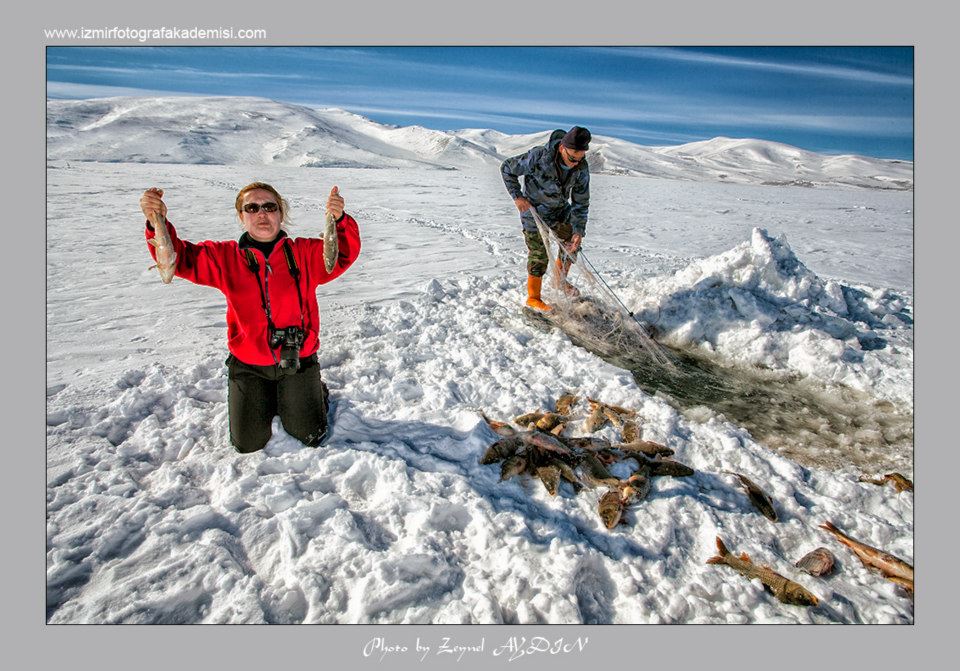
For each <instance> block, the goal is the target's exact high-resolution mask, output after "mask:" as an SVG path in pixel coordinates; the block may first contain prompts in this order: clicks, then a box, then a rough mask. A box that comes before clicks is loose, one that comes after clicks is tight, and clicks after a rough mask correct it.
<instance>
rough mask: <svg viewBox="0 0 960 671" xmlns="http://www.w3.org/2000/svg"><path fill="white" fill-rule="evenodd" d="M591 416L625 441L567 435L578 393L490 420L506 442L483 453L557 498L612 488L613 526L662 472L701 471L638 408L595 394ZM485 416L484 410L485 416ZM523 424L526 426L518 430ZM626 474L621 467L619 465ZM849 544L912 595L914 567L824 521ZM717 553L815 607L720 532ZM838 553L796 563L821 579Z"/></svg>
mask: <svg viewBox="0 0 960 671" xmlns="http://www.w3.org/2000/svg"><path fill="white" fill-rule="evenodd" d="M586 400H587V403H588V404H589V408H590V410H589V413H588V415H587V417H586V420H585V421H583V423H582V429H583V431H585V432H586V433H587V434H593V433H595V432H597V431H599V430H600V429H601V428H603V427H604V426H606V425H607V424H608V423H609V424H612V425H613V426H614V427H616V428H617V429H619V432H620V438H621V441H622V442H620V443H611V442H610V441H608V440H605V439H603V438H598V437H595V436H592V435H587V436H582V437H571V436H566V435H564V434H565V433H566V431H567V428H568V426H570V425H571V424H572V422H573V421H574V420H573V410H574V407H575V406H576V405H577V404H578V403H579V398H578V397H576V396H574V395H573V394H570V393H565V394H563V395H562V396H561V397H560V398H558V399H557V401H556V403H555V406H554V410H552V411H539V412H531V413H527V414H525V415H521V416H519V417H516V418H515V419H514V420H513V424H515V425H516V426H513V425H511V424H510V423H507V422H501V421H496V420H492V419H489V418H488V417H486V416H485V415H483V419H484V421H485V422H486V423H487V425H488V426H489V427H490V428H491V429H492V430H493V431H494V432H495V433H496V434H497V435H498V436H500V439H499V440H497V441H496V442H495V443H493V444H492V445H490V446H489V447H488V448H487V449H486V451H485V452H484V453H483V455H482V456H481V457H480V463H481V464H483V465H488V464H495V463H499V464H500V481H501V482H502V481H504V480H507V479H509V478H512V477H514V476H518V475H521V474H528V475H530V476H532V477H535V478H538V479H539V480H540V481H541V482H542V483H543V486H544V487H545V488H546V490H547V492H549V493H550V495H551V496H555V495H556V494H557V492H558V490H559V488H560V483H561V482H563V481H566V482H568V483H569V484H570V485H571V487H572V488H573V491H574V493H575V494H578V493H580V492H581V491H582V490H583V489H584V488H587V487H589V488H597V487H600V488H606V490H607V491H606V492H605V493H603V494H601V496H600V498H599V501H598V513H599V515H600V519H601V520H602V521H603V524H604V525H605V526H606V527H607V528H608V529H613V528H615V527H616V526H617V525H618V524H620V523H622V522H623V521H624V512H625V511H626V509H627V507H628V506H629V505H631V504H633V503H637V502H640V501H642V500H643V499H644V498H646V496H647V494H648V493H649V492H650V480H651V478H653V477H656V476H673V477H685V476H690V475H693V474H694V470H693V469H692V468H690V467H689V466H687V465H686V464H682V463H680V462H679V461H675V460H674V459H670V458H669V457H670V456H672V455H673V450H671V449H670V448H668V447H666V446H665V445H661V444H659V443H655V442H652V441H648V440H642V439H641V429H640V424H639V421H640V420H639V418H638V417H637V413H636V411H634V410H629V409H627V408H622V407H619V406H615V405H608V404H606V403H603V402H601V401H597V400H595V399H591V398H588V399H586ZM481 414H482V413H481ZM518 427H519V428H518ZM618 462H628V463H630V464H631V469H630V470H631V471H632V472H631V474H630V475H629V476H627V477H626V478H619V477H615V476H614V475H612V474H611V472H610V468H609V467H610V466H611V465H612V464H615V463H618ZM617 470H620V472H622V469H617ZM724 472H725V473H728V474H729V475H733V476H734V477H736V478H737V481H738V483H739V484H740V485H741V487H742V488H743V490H744V492H745V493H746V495H747V498H748V499H749V501H750V503H751V504H752V505H753V506H754V507H755V508H756V509H757V510H758V511H759V512H760V513H761V514H762V515H763V516H764V517H766V518H767V519H769V520H770V521H771V522H776V521H777V520H778V515H777V510H776V507H775V506H774V502H773V499H771V497H770V496H769V495H768V494H767V493H766V492H764V491H763V490H762V489H761V488H760V487H759V486H758V485H757V484H756V483H755V482H753V481H752V480H750V478H748V477H746V476H745V475H743V474H741V473H733V472H730V471H724ZM861 481H862V482H871V483H873V484H877V485H884V484H886V483H887V482H890V483H891V484H892V485H893V486H894V488H895V489H896V490H897V492H902V491H913V483H912V482H910V481H909V480H908V479H907V478H905V477H904V476H903V475H901V474H899V473H889V474H887V475H885V476H884V477H883V478H882V479H879V480H873V479H867V478H861ZM820 528H822V529H824V530H826V531H829V532H830V533H831V534H833V535H834V536H835V537H836V538H837V539H838V540H839V541H840V542H841V543H842V544H843V545H845V546H847V547H849V548H850V549H851V550H852V551H853V552H854V554H856V556H857V557H858V558H859V559H860V561H861V562H862V563H863V564H864V566H867V567H869V568H874V569H878V570H879V571H880V572H881V573H882V574H883V575H884V577H886V578H887V579H889V580H891V581H893V582H895V583H896V584H898V585H900V586H901V587H903V588H904V589H905V590H906V591H907V592H908V593H909V594H910V595H912V594H913V567H912V566H911V565H910V564H908V563H907V562H905V561H903V560H902V559H899V558H897V557H894V556H893V555H890V554H888V553H886V552H883V551H882V550H879V549H877V548H874V547H871V546H869V545H866V544H864V543H861V542H859V541H857V540H855V539H853V538H851V537H849V536H847V535H846V534H844V533H843V532H841V531H840V530H839V529H838V528H837V527H836V526H834V525H833V524H832V523H830V522H825V523H824V524H823V525H821V527H820ZM716 542H717V549H718V554H717V556H715V557H712V558H710V559H709V560H708V561H707V563H708V564H722V565H725V566H728V567H730V568H732V569H734V570H735V571H737V572H738V573H740V574H741V575H743V576H745V577H747V578H748V579H751V580H752V579H759V580H760V582H761V583H762V584H763V585H764V587H765V588H766V589H767V591H769V592H770V593H771V594H773V596H775V597H776V598H777V599H779V600H780V601H782V602H783V603H787V604H792V605H800V606H816V605H817V604H818V599H817V597H816V596H814V595H813V594H812V593H811V592H809V591H808V590H807V589H806V588H804V587H803V586H801V585H800V584H798V583H796V582H794V581H792V580H790V579H788V578H786V577H784V576H782V575H780V574H779V573H777V572H776V571H774V570H773V569H771V568H770V567H768V566H761V565H758V564H755V563H754V562H753V561H751V559H750V558H749V557H748V556H747V555H746V554H740V555H739V556H737V555H735V554H733V553H732V552H730V551H729V550H728V549H727V547H726V546H725V545H724V543H723V541H722V540H721V539H720V538H719V537H717V540H716ZM834 565H835V558H834V556H833V554H832V553H831V552H830V551H829V550H828V549H827V548H824V547H819V548H817V549H815V550H813V551H811V552H809V553H807V554H806V555H805V556H804V557H803V558H801V559H800V560H799V561H797V562H796V564H795V566H796V567H797V568H799V569H801V570H802V571H804V572H806V573H808V574H809V575H811V576H814V577H822V576H826V575H829V574H830V573H831V572H832V571H833V570H834Z"/></svg>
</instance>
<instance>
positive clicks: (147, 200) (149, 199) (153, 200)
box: [140, 186, 167, 220]
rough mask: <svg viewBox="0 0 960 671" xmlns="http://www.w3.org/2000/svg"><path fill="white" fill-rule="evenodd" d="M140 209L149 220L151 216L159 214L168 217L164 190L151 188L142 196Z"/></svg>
mask: <svg viewBox="0 0 960 671" xmlns="http://www.w3.org/2000/svg"><path fill="white" fill-rule="evenodd" d="M140 209H141V210H143V216H144V217H146V218H147V219H148V220H149V219H150V215H151V214H154V213H155V212H159V213H160V214H162V215H163V216H164V217H166V216H167V206H166V205H165V204H164V203H163V189H158V188H157V187H155V186H154V187H150V188H149V189H147V190H146V191H144V192H143V195H142V196H140Z"/></svg>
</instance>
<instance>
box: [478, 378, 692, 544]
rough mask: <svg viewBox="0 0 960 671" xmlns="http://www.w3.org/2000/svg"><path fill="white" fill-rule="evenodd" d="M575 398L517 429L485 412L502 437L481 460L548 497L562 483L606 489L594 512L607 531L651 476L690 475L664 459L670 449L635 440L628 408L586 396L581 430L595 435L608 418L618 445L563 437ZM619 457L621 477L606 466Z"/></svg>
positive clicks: (526, 418)
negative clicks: (624, 468)
mask: <svg viewBox="0 0 960 671" xmlns="http://www.w3.org/2000/svg"><path fill="white" fill-rule="evenodd" d="M578 401H579V399H578V398H577V397H576V396H574V395H572V394H564V395H563V396H561V397H560V398H559V399H557V402H556V404H555V409H554V411H546V412H531V413H527V414H525V415H521V416H519V417H517V418H516V419H514V423H515V424H516V425H517V426H518V427H520V428H519V429H518V428H516V427H514V426H511V425H510V424H508V423H506V422H500V421H495V420H492V419H489V418H487V417H486V416H484V420H485V421H486V422H487V424H488V426H490V428H491V429H493V431H494V432H495V433H496V434H497V435H499V436H501V438H500V440H498V441H497V442H495V443H494V444H493V445H491V446H490V447H488V448H487V450H486V451H485V452H484V453H483V456H481V457H480V463H481V464H494V463H498V462H499V463H500V480H501V481H503V480H507V479H509V478H512V477H514V476H516V475H520V474H522V473H527V474H529V475H531V476H533V477H536V478H539V479H540V481H541V482H542V483H543V486H544V487H545V488H546V490H547V492H549V493H550V495H551V496H555V495H556V494H557V491H558V490H559V487H560V483H561V481H566V482H568V483H570V485H571V486H572V487H573V490H574V493H579V492H580V491H581V490H582V489H584V488H585V487H590V488H595V487H606V488H607V492H606V493H605V494H603V495H602V496H601V497H600V501H599V505H598V511H599V514H600V519H601V520H603V523H604V525H605V526H606V527H607V528H608V529H613V528H614V527H616V526H617V525H618V524H620V523H621V522H622V521H623V513H624V511H625V510H626V508H627V506H629V505H630V504H631V503H635V502H638V501H642V500H643V499H644V498H645V497H646V496H647V494H648V493H649V491H650V478H653V477H656V476H673V477H685V476H689V475H693V469H692V468H690V467H689V466H687V465H686V464H682V463H680V462H679V461H674V460H673V459H668V458H667V457H669V456H670V455H672V454H673V450H671V449H670V448H668V447H666V446H665V445H661V444H659V443H654V442H651V441H647V440H641V439H640V428H639V425H638V424H637V417H636V414H637V413H636V412H635V411H633V410H628V409H626V408H621V407H618V406H614V405H607V404H606V403H601V402H600V401H596V400H594V399H587V401H588V403H589V405H590V413H589V416H588V417H587V419H586V421H585V422H584V425H583V427H584V429H585V430H586V431H587V432H588V433H594V432H596V431H598V430H599V429H600V428H602V427H603V426H605V425H606V424H607V423H608V422H610V423H612V424H614V425H615V426H617V427H618V428H619V429H620V433H621V438H622V442H621V443H616V444H614V443H611V442H610V441H608V440H605V439H603V438H597V437H593V436H586V437H578V438H574V437H568V436H564V432H565V430H566V427H567V425H568V424H569V423H570V422H571V419H572V410H573V407H574V406H575V405H576V404H577V402H578ZM623 461H629V463H630V464H631V470H632V473H631V474H630V475H629V476H628V477H626V478H618V477H616V476H614V475H612V474H611V473H610V470H609V468H608V467H609V466H611V465H612V464H614V463H617V462H623Z"/></svg>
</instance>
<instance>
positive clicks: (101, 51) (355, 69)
mask: <svg viewBox="0 0 960 671" xmlns="http://www.w3.org/2000/svg"><path fill="white" fill-rule="evenodd" d="M47 94H48V96H49V97H51V98H95V97H105V96H117V95H124V96H126V95H157V94H163V95H169V94H179V95H227V96H258V97H263V98H270V99H273V100H280V101H284V102H291V103H297V104H302V105H308V106H311V107H341V108H343V109H347V110H350V111H352V112H357V113H359V114H363V115H364V116H367V117H369V118H371V119H374V120H376V121H380V122H383V123H390V124H397V125H403V126H406V125H412V124H419V125H422V126H426V127H428V128H435V129H439V130H455V129H461V128H493V129H496V130H499V131H502V132H504V133H532V132H536V131H541V130H546V129H551V128H566V127H569V126H572V125H574V124H579V125H583V126H587V127H588V128H590V129H591V131H593V132H594V133H597V134H600V135H609V136H613V137H619V138H622V139H624V140H629V141H631V142H636V143H638V144H643V145H674V144H683V143H685V142H693V141H696V140H705V139H709V138H713V137H717V136H720V135H722V136H727V137H751V138H760V139H764V140H774V141H777V142H784V143H787V144H792V145H795V146H798V147H802V148H804V149H809V150H812V151H817V152H822V153H828V154H841V153H853V154H862V155H866V156H876V157H881V158H897V159H907V160H912V159H913V49H912V48H911V47H636V48H633V47H630V48H621V47H392V48H380V47H297V48H294V47H264V48H250V47H245V48H230V47H112V48H110V47H103V48H101V47H50V48H48V49H47Z"/></svg>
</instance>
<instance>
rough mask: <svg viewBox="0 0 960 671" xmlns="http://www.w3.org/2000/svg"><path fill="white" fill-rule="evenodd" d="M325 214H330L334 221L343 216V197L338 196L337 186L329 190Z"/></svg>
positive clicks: (338, 189)
mask: <svg viewBox="0 0 960 671" xmlns="http://www.w3.org/2000/svg"><path fill="white" fill-rule="evenodd" d="M327 212H329V213H330V214H332V215H333V218H334V219H339V218H340V217H342V216H343V196H341V195H340V187H339V186H335V187H333V188H332V189H330V197H329V198H327Z"/></svg>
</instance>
